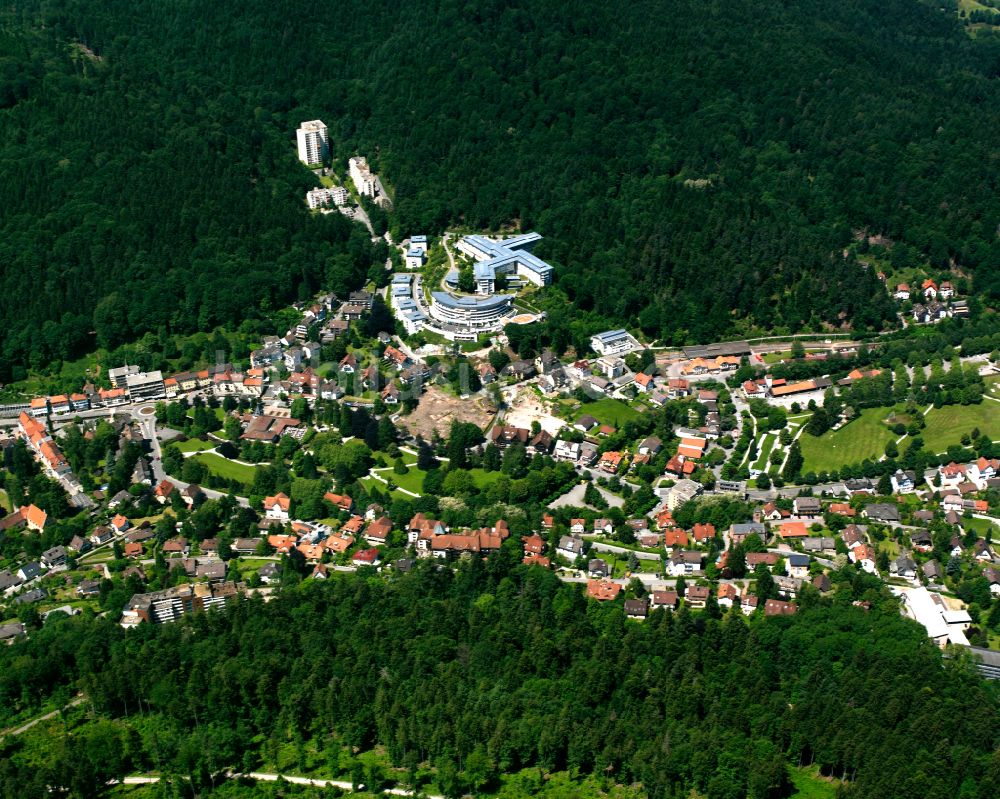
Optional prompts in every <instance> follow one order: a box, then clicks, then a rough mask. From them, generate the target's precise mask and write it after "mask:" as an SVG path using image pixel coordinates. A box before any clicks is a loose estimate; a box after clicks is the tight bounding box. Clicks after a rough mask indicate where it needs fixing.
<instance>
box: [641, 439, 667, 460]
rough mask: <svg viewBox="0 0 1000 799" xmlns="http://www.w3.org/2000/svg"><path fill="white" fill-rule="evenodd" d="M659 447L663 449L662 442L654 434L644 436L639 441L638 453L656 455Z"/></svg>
mask: <svg viewBox="0 0 1000 799" xmlns="http://www.w3.org/2000/svg"><path fill="white" fill-rule="evenodd" d="M661 449H663V442H662V441H660V439H658V438H657V437H656V436H650V437H649V438H644V439H643V440H642V441H640V442H639V454H640V455H657V454H659V452H660V450H661Z"/></svg>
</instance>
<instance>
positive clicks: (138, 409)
mask: <svg viewBox="0 0 1000 799" xmlns="http://www.w3.org/2000/svg"><path fill="white" fill-rule="evenodd" d="M152 408H153V405H152V404H151V403H146V404H144V405H141V406H129V410H130V412H131V414H132V418H133V419H135V420H136V421H137V422H138V423H139V429H140V430H141V431H142V435H143V437H144V438H146V439H148V440H149V442H150V447H151V449H152V456H153V457H152V460H151V461H150V465H151V466H152V468H153V478H154V479H155V481H156V483H160V482H161V481H163V480H169V481H170V482H171V483H173V484H174V485H175V486H177V488H179V489H184V488H187V487H188V485H189V484H188V483H185V482H184V481H183V480H178V479H177V478H176V477H171V476H170V475H168V474H167V472H166V470H164V468H163V459H162V458H163V452H162V450H161V449H160V439H159V437H158V436H157V435H156V414H154V413H150V412H148V411H149V410H152ZM201 490H202V491H204V492H205V496H206V497H208V498H209V499H222V498H223V497H226V496H228V495H227V494H226V492H225V491H216V490H215V489H214V488H205V487H204V486H202V488H201ZM236 502H237V504H239V505H241V506H242V507H244V508H249V507H250V503H249V501H247V499H246V497H236Z"/></svg>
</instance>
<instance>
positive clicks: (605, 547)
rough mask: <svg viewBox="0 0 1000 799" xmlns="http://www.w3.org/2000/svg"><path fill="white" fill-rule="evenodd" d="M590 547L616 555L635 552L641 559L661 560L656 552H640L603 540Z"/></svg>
mask: <svg viewBox="0 0 1000 799" xmlns="http://www.w3.org/2000/svg"><path fill="white" fill-rule="evenodd" d="M590 548H591V549H595V550H597V551H598V552H613V553H614V554H616V555H624V556H625V557H628V556H629V553H630V552H635V556H636V558H637V559H639V560H655V561H658V560H660V556H659V555H658V554H657V553H655V552H638V551H636V550H633V549H628V548H626V547H619V546H615V545H614V544H605V543H604V542H603V541H594V542H593V543H592V544H591V546H590Z"/></svg>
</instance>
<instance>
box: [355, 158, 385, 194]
mask: <svg viewBox="0 0 1000 799" xmlns="http://www.w3.org/2000/svg"><path fill="white" fill-rule="evenodd" d="M347 171H348V173H349V174H350V176H351V180H353V181H354V188H356V189H357V190H358V194H360V195H361V196H362V197H371V198H372V199H373V200H374V201H375V202H376V203H378V204H379V205H382V204H383V203H386V202H388V200H389V198H388V197H387V196H386V194H385V188H384V187H383V186H382V181H381V180H379V177H378V175H376V174H375V173H374V172H372V170H371V167H369V166H368V159H367V158H365V157H364V156H360V155H356V156H354V157H353V158H351V159H350V161H348V162H347Z"/></svg>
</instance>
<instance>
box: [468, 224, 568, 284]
mask: <svg viewBox="0 0 1000 799" xmlns="http://www.w3.org/2000/svg"><path fill="white" fill-rule="evenodd" d="M541 240H542V237H541V236H540V235H539V234H538V233H524V234H522V235H520V236H514V237H513V238H509V239H503V240H501V241H494V240H493V239H488V238H486V236H465V237H464V238H462V239H461V240H460V241H459V242H458V244H456V245H455V246H456V248H457V249H458V251H459V252H462V253H465V254H466V255H468V256H469V257H471V258H473V259H474V260H475V261H476V265H475V279H476V293H477V294H483V295H489V294H492V293H493V292H494V290H495V286H496V279H497V276H498V275H516V276H517V277H518V278H521V279H523V280H527V281H528V282H529V283H533V284H535V285H536V286H548V285H549V284H550V283H551V282H552V267H551V266H550V265H549V264H547V263H545V261H543V260H541V259H540V258H538V257H536V256H535V255H533V254H532V253H531V248H532V247H534V246H535V244H536V243H538V242H539V241H541Z"/></svg>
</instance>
